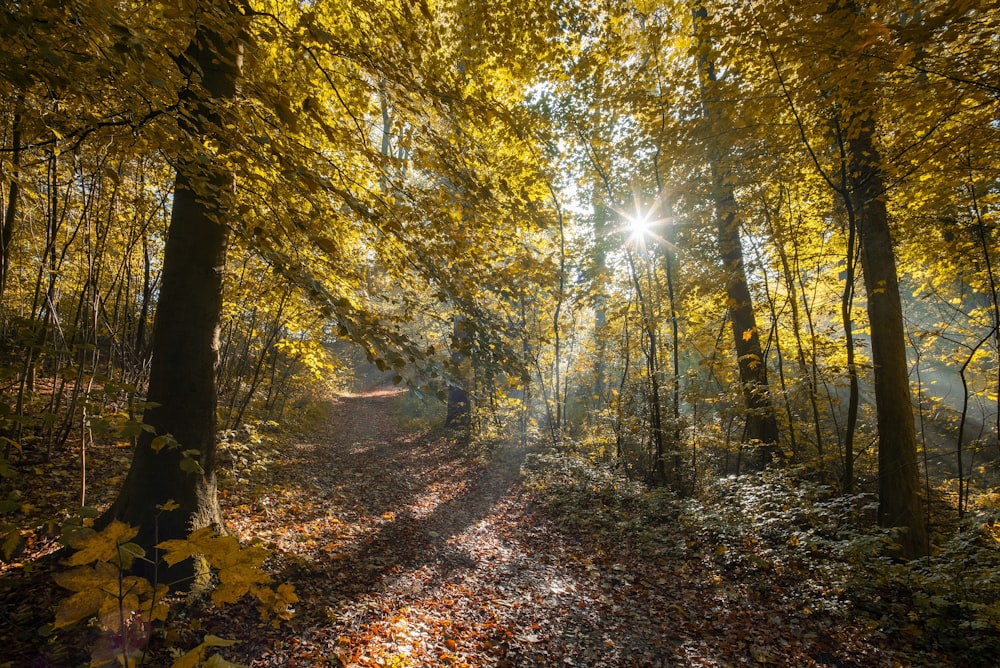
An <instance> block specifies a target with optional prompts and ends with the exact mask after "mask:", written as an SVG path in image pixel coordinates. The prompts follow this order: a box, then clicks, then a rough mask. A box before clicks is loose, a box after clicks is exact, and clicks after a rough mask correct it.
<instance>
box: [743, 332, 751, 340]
mask: <svg viewBox="0 0 1000 668" xmlns="http://www.w3.org/2000/svg"><path fill="white" fill-rule="evenodd" d="M752 338H753V330H752V329H748V330H746V331H745V332H743V340H744V341H749V340H750V339H752Z"/></svg>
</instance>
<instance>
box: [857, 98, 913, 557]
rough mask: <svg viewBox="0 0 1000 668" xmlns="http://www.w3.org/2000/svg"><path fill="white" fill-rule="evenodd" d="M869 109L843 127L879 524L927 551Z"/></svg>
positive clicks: (908, 549) (906, 547)
mask: <svg viewBox="0 0 1000 668" xmlns="http://www.w3.org/2000/svg"><path fill="white" fill-rule="evenodd" d="M873 134H874V121H873V120H872V118H871V115H870V114H867V115H862V114H857V115H856V116H855V119H854V123H853V124H852V127H851V128H850V132H849V136H850V137H852V139H851V140H850V146H849V147H850V152H851V175H852V193H851V195H852V199H853V200H854V201H853V204H854V209H855V211H856V213H857V222H858V231H859V233H860V237H861V268H862V272H863V273H864V280H865V292H866V293H867V296H868V320H869V323H870V325H871V346H872V363H873V365H874V367H875V403H876V411H877V416H878V435H879V448H878V464H879V466H878V468H879V472H878V489H879V508H878V517H879V524H880V525H882V526H885V527H902V528H904V529H905V531H904V533H903V536H902V537H901V545H902V556H905V557H917V556H921V555H924V554H927V535H926V530H925V527H924V523H923V519H922V517H921V506H920V493H919V486H920V473H919V470H918V467H917V445H916V443H917V440H916V430H915V428H914V424H913V406H912V403H911V399H910V379H909V373H908V368H909V367H908V364H907V361H906V337H905V331H904V329H903V310H902V306H901V303H900V298H899V281H898V278H897V274H896V258H895V253H894V252H893V248H892V236H891V234H890V230H889V222H888V213H887V211H886V205H885V199H884V197H885V193H884V187H883V183H882V172H881V167H880V162H881V159H880V156H879V153H878V149H877V148H876V147H875V144H874V141H873V140H872V137H873Z"/></svg>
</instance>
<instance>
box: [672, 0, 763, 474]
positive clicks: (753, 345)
mask: <svg viewBox="0 0 1000 668" xmlns="http://www.w3.org/2000/svg"><path fill="white" fill-rule="evenodd" d="M692 14H693V16H694V28H695V40H696V42H697V49H698V54H699V55H698V58H697V65H698V75H699V79H700V81H701V95H702V110H703V113H704V115H705V118H706V119H708V120H709V121H710V122H711V123H712V124H713V125H719V124H720V122H721V114H719V113H718V111H717V108H716V106H715V105H714V104H713V103H712V101H711V98H710V95H711V91H710V89H711V88H712V87H713V86H714V84H715V83H716V75H715V66H714V63H713V62H712V61H711V59H710V58H709V57H708V55H707V52H708V48H709V44H708V43H707V40H706V38H705V36H704V32H703V29H704V24H705V22H706V21H707V20H708V12H707V11H706V10H705V6H704V5H703V4H702V3H701V2H700V0H696V2H695V5H694V8H693V10H692ZM708 144H709V146H708V160H709V163H710V166H711V170H712V199H713V203H714V204H715V218H716V229H717V235H718V247H719V255H720V256H721V258H722V266H723V272H724V280H725V284H726V297H727V302H728V304H729V320H730V323H731V324H732V332H733V340H734V341H735V344H736V359H737V363H738V365H739V371H740V384H741V385H742V386H743V400H744V404H745V405H746V409H747V428H746V440H747V441H750V442H757V443H759V444H760V445H761V456H760V464H761V465H762V466H763V465H766V464H768V463H769V462H770V461H771V459H773V458H774V457H775V456H778V455H780V449H779V448H778V447H777V442H778V422H777V419H776V418H775V414H774V407H773V405H772V404H771V395H770V392H769V391H768V386H767V366H766V365H765V364H764V353H763V350H762V349H761V345H760V332H759V331H758V329H757V320H756V318H755V316H754V312H753V298H752V297H751V295H750V287H749V285H748V283H747V275H746V267H745V265H744V263H743V244H742V240H741V238H740V216H739V209H738V207H737V205H736V195H735V192H734V190H733V186H732V183H731V181H730V173H729V170H728V168H727V167H726V165H725V164H724V159H723V157H722V156H723V152H722V150H721V148H720V147H719V146H718V145H717V142H716V140H714V139H709V140H708Z"/></svg>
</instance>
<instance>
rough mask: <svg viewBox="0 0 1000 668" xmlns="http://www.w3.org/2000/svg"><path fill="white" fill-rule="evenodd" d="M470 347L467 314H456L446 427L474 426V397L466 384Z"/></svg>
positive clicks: (464, 427)
mask: <svg viewBox="0 0 1000 668" xmlns="http://www.w3.org/2000/svg"><path fill="white" fill-rule="evenodd" d="M468 347H469V331H468V325H467V324H466V319H465V316H464V315H462V314H456V315H455V317H454V319H453V320H452V349H451V361H452V364H453V369H454V373H455V374H456V376H458V377H457V378H456V380H455V381H453V382H449V383H448V411H447V413H446V415H445V419H444V424H445V426H446V427H454V428H456V429H460V430H468V429H470V428H471V427H472V398H471V397H470V395H469V390H468V388H467V387H466V384H467V383H468V382H469V378H468V376H469V374H468V373H466V372H467V368H466V367H467V366H468V364H467V362H466V352H467V350H468Z"/></svg>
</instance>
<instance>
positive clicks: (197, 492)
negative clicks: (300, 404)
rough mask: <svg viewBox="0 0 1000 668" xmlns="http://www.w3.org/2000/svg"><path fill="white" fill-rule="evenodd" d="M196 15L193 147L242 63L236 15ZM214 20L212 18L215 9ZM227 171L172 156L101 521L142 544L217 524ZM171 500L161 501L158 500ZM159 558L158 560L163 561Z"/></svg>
mask: <svg viewBox="0 0 1000 668" xmlns="http://www.w3.org/2000/svg"><path fill="white" fill-rule="evenodd" d="M228 18H229V19H230V20H231V24H230V25H227V26H225V27H220V26H219V25H217V24H214V23H213V24H212V25H211V26H209V25H206V24H203V23H202V24H199V25H198V27H197V30H196V33H195V36H194V38H193V41H192V43H191V45H190V46H189V47H188V49H187V51H186V54H185V56H184V58H185V60H186V62H185V63H184V64H183V65H182V67H183V68H185V69H188V70H189V72H187V73H188V74H190V75H191V77H192V78H193V79H194V80H195V81H198V80H199V79H200V86H199V87H195V88H189V89H187V90H186V91H184V93H183V94H182V102H183V103H185V106H186V109H185V110H184V112H182V113H185V116H184V119H183V120H182V127H184V129H185V130H186V131H187V132H188V134H189V135H190V136H191V138H192V142H191V145H192V147H195V148H193V151H201V150H204V149H203V148H201V147H202V146H203V145H204V140H205V139H206V138H208V137H210V136H212V135H213V134H214V133H215V132H216V131H217V129H218V128H220V127H221V126H222V125H223V124H224V121H223V118H222V115H221V112H220V111H219V109H218V107H219V106H220V104H225V103H226V102H227V101H230V100H233V99H235V97H236V85H237V81H238V79H239V75H240V71H241V67H242V45H241V42H240V41H239V37H238V20H237V19H238V17H237V15H236V12H235V10H234V9H233V8H232V7H231V6H230V7H229V16H228ZM215 20H218V19H215ZM232 188H233V175H232V173H231V172H230V170H229V168H228V167H226V166H225V165H223V164H221V163H220V162H219V161H218V159H216V158H214V157H212V156H210V155H205V154H203V155H196V154H188V155H181V156H179V157H178V167H177V173H176V179H175V184H174V203H173V210H172V212H171V217H170V227H169V230H168V235H167V241H166V247H165V250H164V260H163V274H162V285H161V288H160V297H159V302H158V307H157V313H156V320H155V323H154V327H153V349H152V355H153V361H152V367H151V371H150V380H149V392H148V395H147V399H148V401H149V402H150V408H149V409H147V411H146V413H145V416H144V421H145V423H146V424H148V425H151V426H152V427H153V428H154V429H155V432H156V436H157V437H165V436H167V435H170V436H171V437H172V441H170V440H168V441H165V440H164V439H163V438H154V435H153V434H149V433H143V435H142V436H141V437H140V439H139V441H138V443H137V446H136V450H135V453H134V456H133V459H132V466H131V468H130V469H129V472H128V475H127V477H126V479H125V481H124V483H123V484H122V488H121V490H120V493H119V496H118V498H117V499H116V501H115V502H114V504H113V505H112V506H111V507H110V509H109V510H108V511H107V512H106V513H105V515H104V516H103V517H102V522H109V521H110V520H111V519H119V520H122V521H124V522H127V523H129V524H131V525H133V526H137V527H138V528H139V535H138V537H137V538H136V542H138V543H139V544H141V545H143V546H144V547H146V548H147V550H148V551H149V553H150V554H152V551H151V549H150V548H151V547H152V546H153V545H155V544H156V543H157V542H158V541H161V540H164V539H170V538H179V537H184V536H186V535H187V534H188V533H189V532H190V531H191V530H193V529H197V528H200V527H205V526H212V527H215V528H217V529H219V530H222V529H223V523H222V519H221V514H220V512H219V505H218V497H217V494H216V477H215V453H216V443H215V431H216V403H217V388H216V365H217V361H218V345H219V340H218V334H219V322H220V318H221V310H222V281H223V270H224V264H225V255H226V246H227V227H226V216H227V214H228V209H229V200H230V198H231V197H232ZM170 500H172V501H173V502H175V503H176V504H177V506H178V507H177V508H176V509H175V510H170V511H165V510H163V509H162V507H163V505H164V504H166V503H167V501H170ZM162 568H163V567H162V565H161V569H162ZM170 571H171V572H168V573H166V574H165V573H163V571H162V570H161V571H160V574H159V578H160V580H161V581H167V582H174V583H175V584H176V580H177V578H180V577H186V576H189V575H191V571H190V566H184V565H183V564H182V565H179V566H178V567H176V568H175V569H170Z"/></svg>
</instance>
